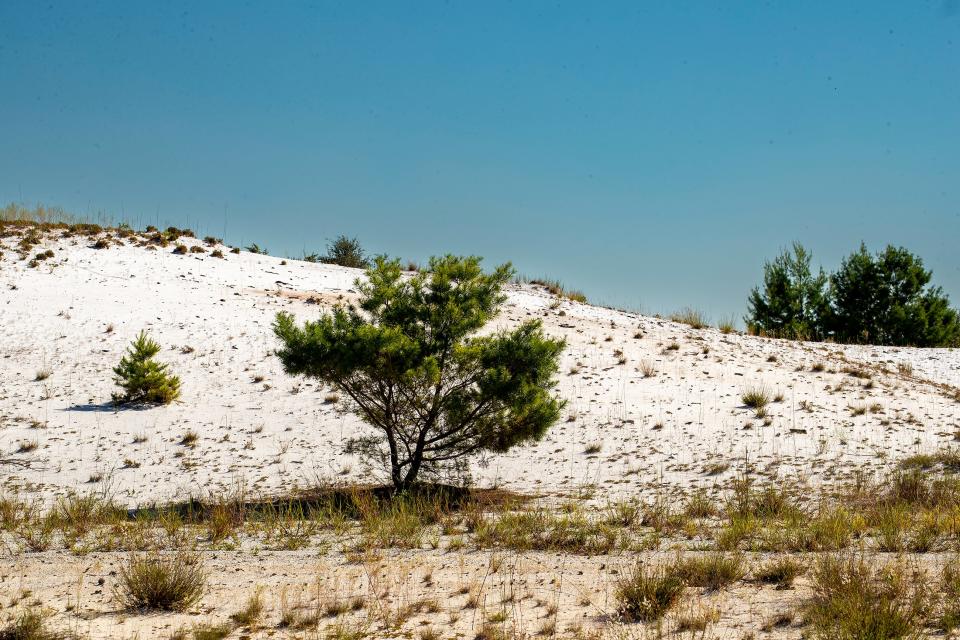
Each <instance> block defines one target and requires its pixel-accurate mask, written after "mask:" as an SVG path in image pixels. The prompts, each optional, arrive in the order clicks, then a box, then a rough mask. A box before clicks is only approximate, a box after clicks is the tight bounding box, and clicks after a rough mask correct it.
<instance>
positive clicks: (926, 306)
mask: <svg viewBox="0 0 960 640" xmlns="http://www.w3.org/2000/svg"><path fill="white" fill-rule="evenodd" d="M810 262H811V255H810V253H809V252H808V251H807V250H806V249H805V248H804V247H803V246H802V245H800V244H799V243H795V244H794V245H793V247H792V251H785V252H783V253H782V254H781V255H780V256H778V257H777V258H775V259H774V260H773V261H772V262H768V263H766V264H765V265H764V278H763V289H762V290H761V289H760V288H759V287H755V288H754V289H753V291H752V292H751V293H750V296H749V298H748V300H747V308H748V314H747V316H746V318H745V319H746V322H747V325H748V326H749V327H750V328H752V329H753V330H755V331H757V332H762V333H767V334H770V335H773V336H777V337H783V338H799V339H809V340H823V339H831V340H836V341H837V342H857V343H871V344H881V345H898V346H917V347H935V346H956V345H958V344H960V315H958V313H957V311H956V310H955V309H952V308H951V307H950V301H949V299H948V298H947V296H946V294H944V292H943V290H942V289H941V288H940V287H936V286H931V285H930V282H931V280H932V278H933V274H932V272H931V271H929V270H927V269H925V268H924V267H923V261H922V260H921V259H920V258H919V257H918V256H916V255H914V254H912V253H910V252H909V251H907V250H906V249H904V248H903V247H894V246H892V245H890V246H887V247H886V248H885V249H884V250H883V251H880V252H878V253H877V254H876V255H872V254H871V253H870V252H868V251H867V248H866V246H864V245H863V244H861V245H860V248H859V250H858V251H855V252H853V253H852V254H850V255H849V256H848V257H847V258H845V259H844V260H843V261H842V263H841V265H840V268H839V269H838V270H837V271H836V272H835V273H832V274H831V275H830V276H829V277H828V276H827V275H826V274H825V273H824V272H823V269H820V271H819V273H818V274H817V275H813V272H812V270H811V268H810Z"/></svg>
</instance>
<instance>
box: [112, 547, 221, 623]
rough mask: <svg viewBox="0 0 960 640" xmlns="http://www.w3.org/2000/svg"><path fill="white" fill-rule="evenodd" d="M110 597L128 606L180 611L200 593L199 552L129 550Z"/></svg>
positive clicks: (203, 573) (202, 575) (203, 574)
mask: <svg viewBox="0 0 960 640" xmlns="http://www.w3.org/2000/svg"><path fill="white" fill-rule="evenodd" d="M118 576H119V577H118V583H117V586H116V588H115V592H114V597H116V598H117V600H118V601H120V603H121V604H123V606H125V607H129V608H131V609H158V610H163V611H184V610H186V609H189V608H190V607H192V606H193V605H195V604H196V603H197V602H199V601H200V598H201V597H202V596H203V592H204V590H205V589H206V583H207V574H206V571H205V569H204V567H203V562H202V558H201V556H200V554H198V553H196V552H193V551H181V552H179V553H173V554H161V553H160V552H159V551H150V552H147V553H144V554H132V555H131V556H130V557H129V559H128V560H127V562H126V564H124V565H123V566H122V567H121V568H120V570H119V572H118Z"/></svg>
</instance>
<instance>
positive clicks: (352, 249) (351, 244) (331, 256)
mask: <svg viewBox="0 0 960 640" xmlns="http://www.w3.org/2000/svg"><path fill="white" fill-rule="evenodd" d="M320 262H322V263H324V264H336V265H339V266H341V267H352V268H355V269H366V268H367V267H369V266H370V261H369V260H368V259H367V257H366V255H365V253H364V251H363V247H361V246H360V241H359V240H357V239H356V238H348V237H347V236H343V235H341V236H337V238H336V239H335V240H334V241H333V242H331V243H329V244H328V245H327V255H325V256H322V257H320Z"/></svg>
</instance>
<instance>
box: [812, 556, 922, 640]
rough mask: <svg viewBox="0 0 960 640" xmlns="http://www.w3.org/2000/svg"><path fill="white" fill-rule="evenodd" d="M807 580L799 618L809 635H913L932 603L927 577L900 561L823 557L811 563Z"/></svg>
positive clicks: (846, 639) (885, 639)
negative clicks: (886, 562) (881, 563)
mask: <svg viewBox="0 0 960 640" xmlns="http://www.w3.org/2000/svg"><path fill="white" fill-rule="evenodd" d="M812 578H813V592H814V594H813V597H812V598H811V599H810V601H809V602H808V603H807V605H806V608H805V617H806V620H807V622H808V623H809V624H810V626H811V628H812V631H813V637H815V638H822V639H823V640H827V639H829V640H860V639H864V640H871V639H876V640H896V639H900V638H913V637H915V636H916V635H917V634H919V632H920V631H921V629H922V628H923V626H924V621H925V616H926V615H927V614H928V613H929V612H930V609H931V605H932V603H933V594H932V592H931V585H930V582H929V579H928V578H927V576H926V575H925V574H924V573H923V572H922V571H920V570H918V569H916V568H915V567H909V566H905V565H903V564H896V565H887V566H877V565H876V563H874V562H869V561H867V560H866V559H865V558H863V557H860V556H856V555H853V554H850V555H846V556H837V555H827V556H823V557H822V558H821V559H820V560H819V561H817V563H816V564H815V565H814V568H813V576H812Z"/></svg>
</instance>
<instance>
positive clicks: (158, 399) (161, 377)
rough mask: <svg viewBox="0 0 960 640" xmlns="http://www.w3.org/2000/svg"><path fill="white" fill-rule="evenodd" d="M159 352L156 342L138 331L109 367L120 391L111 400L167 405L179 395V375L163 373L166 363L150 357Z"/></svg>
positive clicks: (165, 370) (165, 369) (165, 371)
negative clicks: (120, 355)
mask: <svg viewBox="0 0 960 640" xmlns="http://www.w3.org/2000/svg"><path fill="white" fill-rule="evenodd" d="M159 352H160V345H159V344H158V343H157V342H156V341H154V340H152V339H151V338H150V337H148V336H147V333H146V332H145V331H141V332H140V335H138V336H137V339H136V340H134V341H133V344H132V345H130V347H129V349H128V350H127V355H125V356H124V357H123V358H121V359H120V364H118V365H117V366H116V367H114V368H113V372H114V373H115V374H116V378H115V382H116V383H117V385H118V386H120V387H123V390H124V393H122V394H120V393H115V394H114V395H113V400H114V402H117V403H124V402H144V403H148V404H170V403H171V402H173V401H174V400H176V399H177V398H178V397H179V396H180V378H178V377H177V376H174V375H170V374H168V373H167V367H168V365H166V364H161V363H159V362H156V361H155V360H154V359H153V357H154V356H155V355H157V354H158V353H159Z"/></svg>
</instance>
